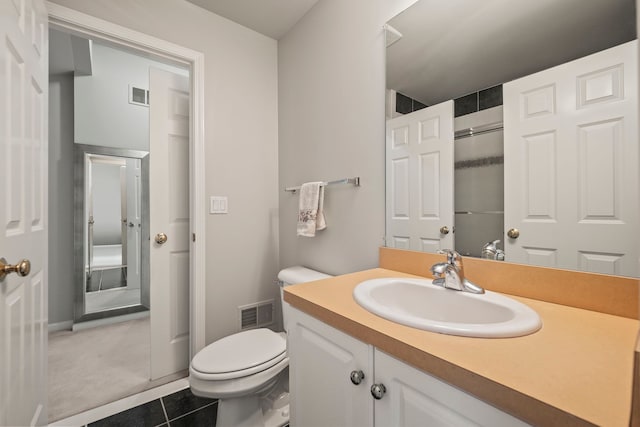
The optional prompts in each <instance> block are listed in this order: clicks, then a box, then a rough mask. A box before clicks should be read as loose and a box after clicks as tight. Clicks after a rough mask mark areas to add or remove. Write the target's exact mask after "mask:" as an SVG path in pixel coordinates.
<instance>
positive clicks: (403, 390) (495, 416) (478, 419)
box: [374, 349, 528, 427]
mask: <svg viewBox="0 0 640 427" xmlns="http://www.w3.org/2000/svg"><path fill="white" fill-rule="evenodd" d="M374 354H375V356H374V357H375V367H376V368H375V369H376V378H375V382H376V383H377V384H383V385H384V386H385V388H386V393H385V395H384V396H383V397H382V399H380V400H376V403H375V420H376V426H395V427H414V426H415V427H422V426H429V427H450V426H456V427H463V426H469V427H470V426H490V427H525V426H528V424H526V423H524V422H522V421H520V420H518V419H517V418H514V417H512V416H511V415H509V414H506V413H504V412H502V411H500V410H499V409H497V408H495V407H493V406H491V405H489V404H487V403H484V402H483V401H481V400H479V399H477V398H476V397H474V396H472V395H470V394H467V393H465V392H464V391H461V390H459V389H457V388H455V387H453V386H450V385H449V384H447V383H445V382H442V381H440V380H439V379H437V378H435V377H433V376H431V375H429V374H427V373H425V372H422V371H420V370H418V369H415V368H413V367H411V366H409V365H407V364H406V363H404V362H401V361H399V360H398V359H396V358H394V357H392V356H389V355H388V354H386V353H383V352H382V351H380V350H377V349H376V350H375V353H374Z"/></svg>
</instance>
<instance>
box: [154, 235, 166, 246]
mask: <svg viewBox="0 0 640 427" xmlns="http://www.w3.org/2000/svg"><path fill="white" fill-rule="evenodd" d="M166 241H167V235H166V234H164V233H158V234H156V243H157V244H159V245H162V244H164V243H165V242H166Z"/></svg>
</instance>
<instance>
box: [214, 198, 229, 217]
mask: <svg viewBox="0 0 640 427" xmlns="http://www.w3.org/2000/svg"><path fill="white" fill-rule="evenodd" d="M209 213H210V214H226V213H229V210H228V202H227V196H211V198H210V199H209Z"/></svg>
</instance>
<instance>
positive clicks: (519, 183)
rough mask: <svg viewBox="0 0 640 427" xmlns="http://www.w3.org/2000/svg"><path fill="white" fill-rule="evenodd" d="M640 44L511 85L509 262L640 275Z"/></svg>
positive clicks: (507, 125)
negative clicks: (639, 61)
mask: <svg viewBox="0 0 640 427" xmlns="http://www.w3.org/2000/svg"><path fill="white" fill-rule="evenodd" d="M637 46H638V42H637V40H634V41H632V42H629V43H625V44H622V45H620V46H616V47H613V48H611V49H607V50H604V51H602V52H598V53H595V54H593V55H589V56H587V57H584V58H581V59H577V60H575V61H571V62H568V63H566V64H562V65H559V66H557V67H553V68H550V69H548V70H545V71H541V72H539V73H535V74H532V75H530V76H527V77H523V78H521V79H518V80H514V81H512V82H510V83H507V84H505V85H504V111H505V116H504V160H505V161H504V179H505V191H504V196H505V204H504V206H505V218H504V224H505V228H506V229H507V230H509V229H511V228H517V229H518V230H519V231H520V235H519V237H517V238H508V239H506V240H507V241H506V242H505V251H506V259H507V261H512V262H519V263H525V264H533V265H540V266H546V267H558V268H568V269H572V270H575V269H578V270H582V271H590V272H596V273H604V274H618V275H624V276H638V275H639V274H640V270H639V265H638V264H639V263H638V256H639V254H638V244H637V243H638V222H639V218H638V212H639V210H640V209H639V206H638V203H639V202H638V182H639V178H638V156H639V151H638V95H637V91H638V88H637V74H638V72H637Z"/></svg>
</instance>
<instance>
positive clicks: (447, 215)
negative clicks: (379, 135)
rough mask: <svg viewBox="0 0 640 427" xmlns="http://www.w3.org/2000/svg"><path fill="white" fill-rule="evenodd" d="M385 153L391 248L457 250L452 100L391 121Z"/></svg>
mask: <svg viewBox="0 0 640 427" xmlns="http://www.w3.org/2000/svg"><path fill="white" fill-rule="evenodd" d="M386 153H387V155H386V159H387V160H386V161H387V167H386V170H387V203H386V206H387V215H386V217H387V235H386V243H387V246H389V247H392V248H399V249H411V250H417V251H423V252H436V251H437V250H438V249H453V247H454V246H453V243H454V242H453V225H454V224H453V101H446V102H443V103H441V104H438V105H434V106H431V107H428V108H425V109H422V110H418V111H414V112H413V113H410V114H406V115H404V116H401V117H396V118H394V119H390V120H387V142H386ZM444 227H446V229H445V228H444Z"/></svg>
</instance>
